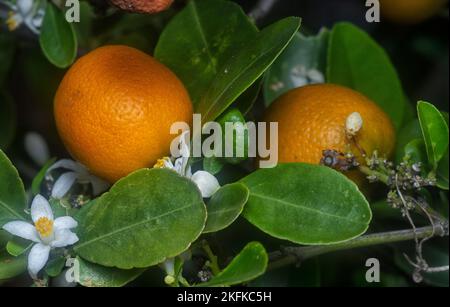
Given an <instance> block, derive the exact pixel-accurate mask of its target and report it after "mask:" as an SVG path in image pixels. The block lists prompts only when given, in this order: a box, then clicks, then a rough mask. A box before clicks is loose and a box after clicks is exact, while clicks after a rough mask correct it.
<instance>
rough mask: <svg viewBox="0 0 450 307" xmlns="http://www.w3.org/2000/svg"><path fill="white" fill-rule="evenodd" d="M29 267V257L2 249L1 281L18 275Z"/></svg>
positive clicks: (0, 258) (0, 261)
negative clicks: (15, 254) (12, 254)
mask: <svg viewBox="0 0 450 307" xmlns="http://www.w3.org/2000/svg"><path fill="white" fill-rule="evenodd" d="M26 269H27V257H26V255H22V256H20V257H14V256H11V255H9V254H8V253H7V252H6V251H0V281H1V280H5V279H10V278H13V277H16V276H18V275H20V274H22V273H23V272H25V270H26Z"/></svg>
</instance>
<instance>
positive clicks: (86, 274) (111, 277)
mask: <svg viewBox="0 0 450 307" xmlns="http://www.w3.org/2000/svg"><path fill="white" fill-rule="evenodd" d="M77 262H78V265H79V272H80V275H79V280H78V283H79V284H80V285H82V286H84V287H122V286H125V285H126V284H128V283H129V282H131V281H133V280H134V279H136V278H137V277H139V275H141V274H142V273H143V272H144V271H145V270H144V269H131V270H121V269H117V268H107V267H104V266H101V265H98V264H94V263H91V262H88V261H85V260H83V259H82V258H80V257H77Z"/></svg>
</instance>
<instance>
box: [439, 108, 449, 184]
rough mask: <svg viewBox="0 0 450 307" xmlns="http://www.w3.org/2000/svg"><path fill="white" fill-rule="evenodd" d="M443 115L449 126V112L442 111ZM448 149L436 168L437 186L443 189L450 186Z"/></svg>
mask: <svg viewBox="0 0 450 307" xmlns="http://www.w3.org/2000/svg"><path fill="white" fill-rule="evenodd" d="M442 116H444V119H445V122H446V123H447V126H448V122H449V117H448V113H447V112H442ZM448 151H449V148H447V151H446V152H445V155H444V157H443V158H442V159H441V161H440V162H439V165H438V168H437V170H436V179H437V186H438V188H440V189H443V190H448V189H449V186H448V181H449V180H448V171H449V165H448V162H449V157H448Z"/></svg>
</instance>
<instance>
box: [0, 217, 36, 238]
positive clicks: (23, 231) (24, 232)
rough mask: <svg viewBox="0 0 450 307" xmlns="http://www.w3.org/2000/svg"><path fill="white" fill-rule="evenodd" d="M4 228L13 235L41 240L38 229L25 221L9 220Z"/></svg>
mask: <svg viewBox="0 0 450 307" xmlns="http://www.w3.org/2000/svg"><path fill="white" fill-rule="evenodd" d="M3 229H4V230H6V231H7V232H9V233H10V234H12V235H15V236H18V237H21V238H24V239H27V240H30V241H33V242H36V243H39V242H41V240H40V239H39V234H38V232H37V231H36V228H35V227H34V226H33V225H31V224H29V223H27V222H23V221H14V222H9V223H6V224H5V225H3Z"/></svg>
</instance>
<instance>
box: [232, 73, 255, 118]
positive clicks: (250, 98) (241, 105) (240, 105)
mask: <svg viewBox="0 0 450 307" xmlns="http://www.w3.org/2000/svg"><path fill="white" fill-rule="evenodd" d="M261 87H262V81H259V80H258V81H256V82H255V83H253V84H252V86H251V87H250V88H248V89H247V90H246V91H245V92H244V93H242V95H241V96H239V98H238V99H236V101H235V102H234V103H233V106H234V107H235V108H237V109H238V110H239V111H241V113H242V115H244V116H245V115H247V114H248V113H249V112H250V111H251V110H252V108H253V105H254V104H255V102H256V100H257V99H258V96H259V92H260V91H261Z"/></svg>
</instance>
